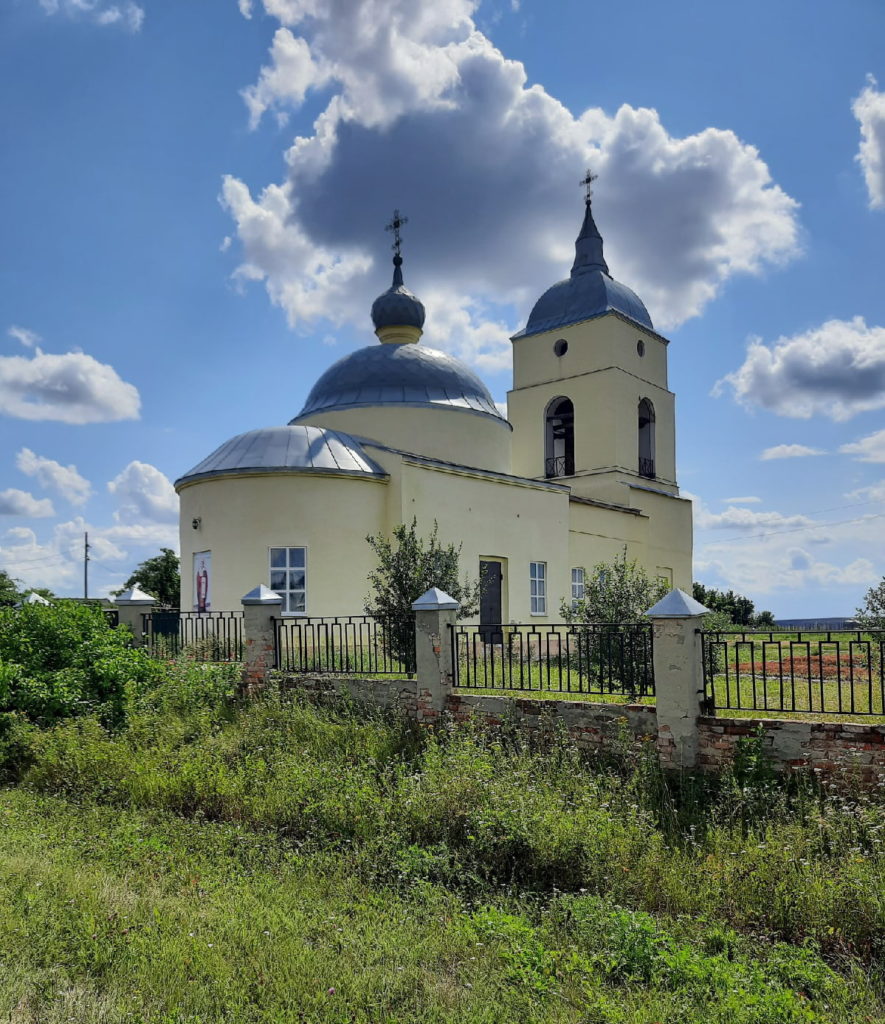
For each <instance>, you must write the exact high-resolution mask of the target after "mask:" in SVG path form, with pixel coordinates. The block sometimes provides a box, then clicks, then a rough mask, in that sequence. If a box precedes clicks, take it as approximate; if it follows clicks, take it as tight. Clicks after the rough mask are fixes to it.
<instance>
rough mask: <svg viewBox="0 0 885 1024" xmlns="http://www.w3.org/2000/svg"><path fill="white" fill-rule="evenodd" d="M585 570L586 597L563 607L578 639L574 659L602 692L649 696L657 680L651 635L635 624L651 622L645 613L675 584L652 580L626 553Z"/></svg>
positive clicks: (582, 671)
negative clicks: (653, 664) (654, 674)
mask: <svg viewBox="0 0 885 1024" xmlns="http://www.w3.org/2000/svg"><path fill="white" fill-rule="evenodd" d="M582 571H583V574H584V597H583V598H582V599H581V600H578V601H566V600H563V601H562V603H561V605H560V614H561V615H562V617H563V619H565V621H566V622H568V623H570V624H571V625H572V632H573V633H574V634H575V643H574V647H573V649H572V653H571V658H572V660H574V661H575V662H576V663H577V668H578V671H579V672H580V673H581V674H586V675H588V676H591V677H593V678H594V679H595V680H596V681H597V684H598V685H599V686H600V687H603V686H605V685H608V686H609V687H610V688H611V689H612V690H613V691H614V690H618V689H620V688H621V687H623V688H626V689H627V690H629V691H630V692H631V693H632V694H634V695H636V696H638V695H644V694H646V693H648V692H649V691H650V689H651V685H652V679H653V669H652V663H651V633H650V631H649V630H648V629H637V628H636V626H635V624H636V623H638V622H642V621H643V620H645V621H648V618H647V616H646V614H645V613H646V612H647V611H648V609H649V608H651V606H652V605H654V604H657V602H658V601H660V600H661V598H662V597H663V596H664V595H665V594H666V593H667V591H668V590H669V589H670V588H669V585H668V584H667V583H666V582H665V581H664V580H662V579H651V578H650V577H649V576H648V574H647V573H646V571H645V569H643V568H642V566H641V565H639V563H638V562H636V561H635V560H631V561H627V549H626V548H624V550H623V551H622V552H621V554H620V555H618V556H617V557H616V558H615V559H614V561H612V562H598V563H597V564H596V565H594V566H593V570H592V571H591V572H590V573H588V572H587V570H586V569H584V570H582ZM621 692H623V690H622V691H621Z"/></svg>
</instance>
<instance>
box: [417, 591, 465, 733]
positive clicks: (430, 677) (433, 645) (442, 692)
mask: <svg viewBox="0 0 885 1024" xmlns="http://www.w3.org/2000/svg"><path fill="white" fill-rule="evenodd" d="M460 608H461V605H460V604H459V603H458V602H457V601H456V600H455V599H454V598H453V597H449V595H448V594H446V593H444V592H443V591H442V590H440V589H439V588H438V587H431V588H430V590H428V591H427V593H426V594H422V595H421V596H420V597H419V598H418V600H417V601H415V602H413V604H412V611H413V612H414V613H415V665H416V675H417V690H418V701H419V703H421V702H422V698H423V700H424V701H425V702H426V703H427V704H429V705H430V708H431V710H432V712H434V713H436V714H437V715H438V714H439V713H440V712H442V710H443V709H444V708H445V705H446V697H447V696H448V695H449V694H450V693H451V691H452V687H453V686H454V682H455V674H454V665H453V663H452V631H451V629H449V626H450V625H452V626H453V625H454V624H455V621H456V620H457V618H458V611H459V610H460Z"/></svg>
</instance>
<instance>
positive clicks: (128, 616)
mask: <svg viewBox="0 0 885 1024" xmlns="http://www.w3.org/2000/svg"><path fill="white" fill-rule="evenodd" d="M114 604H115V605H116V607H117V623H118V624H119V625H121V626H128V627H129V629H130V630H132V636H133V637H134V638H135V645H136V646H137V647H141V646H142V645H143V644H144V642H145V630H144V618H143V617H144V616H145V615H150V614H151V613H152V612H153V610H154V608H155V607H156V606H157V599H156V598H155V597H151V595H150V594H146V593H145V592H144V591H143V590H142V589H141V588H140V587H139V586H138V585H136V586H134V587H130V588H129V589H128V590H124V591H123V593H122V594H118V595H117V596H116V597H115V598H114Z"/></svg>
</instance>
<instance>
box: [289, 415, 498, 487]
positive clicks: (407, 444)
mask: <svg viewBox="0 0 885 1024" xmlns="http://www.w3.org/2000/svg"><path fill="white" fill-rule="evenodd" d="M303 422H305V423H310V424H311V425H314V426H318V427H331V428H332V429H333V430H343V431H344V432H345V433H348V434H353V435H354V436H356V437H370V438H372V439H373V440H374V441H380V442H381V443H382V444H386V445H390V446H391V447H392V448H400V449H402V450H403V451H408V452H416V453H417V454H419V455H426V456H428V457H430V458H434V459H444V460H445V461H447V462H459V463H462V464H464V465H466V466H475V467H478V468H480V469H492V470H495V471H497V472H500V473H509V472H510V437H511V429H510V424H509V423H507V421H506V420H497V419H495V418H493V417H492V416H488V415H485V414H480V413H473V412H470V411H466V410H464V409H448V408H446V407H445V406H440V407H434V408H431V407H428V406H417V407H413V406H408V405H389V406H370V407H368V408H361V409H340V410H337V411H331V412H322V413H311V414H310V416H308V417H306V418H305V419H304V421H303Z"/></svg>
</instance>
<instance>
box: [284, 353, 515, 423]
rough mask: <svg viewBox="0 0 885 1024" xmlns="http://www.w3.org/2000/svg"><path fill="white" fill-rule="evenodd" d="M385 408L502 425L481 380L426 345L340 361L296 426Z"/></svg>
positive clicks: (325, 376)
mask: <svg viewBox="0 0 885 1024" xmlns="http://www.w3.org/2000/svg"><path fill="white" fill-rule="evenodd" d="M379 405H413V406H414V405H429V406H445V407H448V408H453V409H464V410H469V411H472V412H479V413H485V414H487V415H489V416H494V417H495V419H498V420H502V421H503V417H502V416H501V414H500V413H499V412H498V410H497V409H496V408H495V403H494V402H493V401H492V396H491V395H490V394H489V392H488V390H487V389H486V386H485V384H483V382H482V381H481V380H480V379H479V377H477V375H476V374H475V373H474V372H473V371H472V370H470V369H468V368H467V367H466V366H465V365H464V364H463V363H461V362H459V360H457V359H455V358H453V357H452V356H450V355H446V353H444V352H438V351H436V349H432V348H425V347H424V346H423V345H414V344H405V345H371V346H369V347H368V348H361V349H359V350H358V351H356V352H351V353H350V355H347V356H345V357H344V358H343V359H339V360H338V362H337V363H335V364H334V365H333V366H331V367H329V369H328V370H326V372H325V373H324V374H323V375H322V377H320V379H319V380H318V381H317V382H316V384H314V386H313V388H312V390H311V392H310V394H309V395H308V396H307V401H306V402H305V403H304V408H303V409H302V410H301V412H299V413H298V415H297V416H296V417H295V418H294V419H293V420H291V421H290V422H291V423H298V422H299V421H300V420H303V419H304V418H305V417H307V416H309V415H311V414H313V413H317V412H325V411H330V410H332V409H353V408H360V407H369V406H379Z"/></svg>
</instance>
